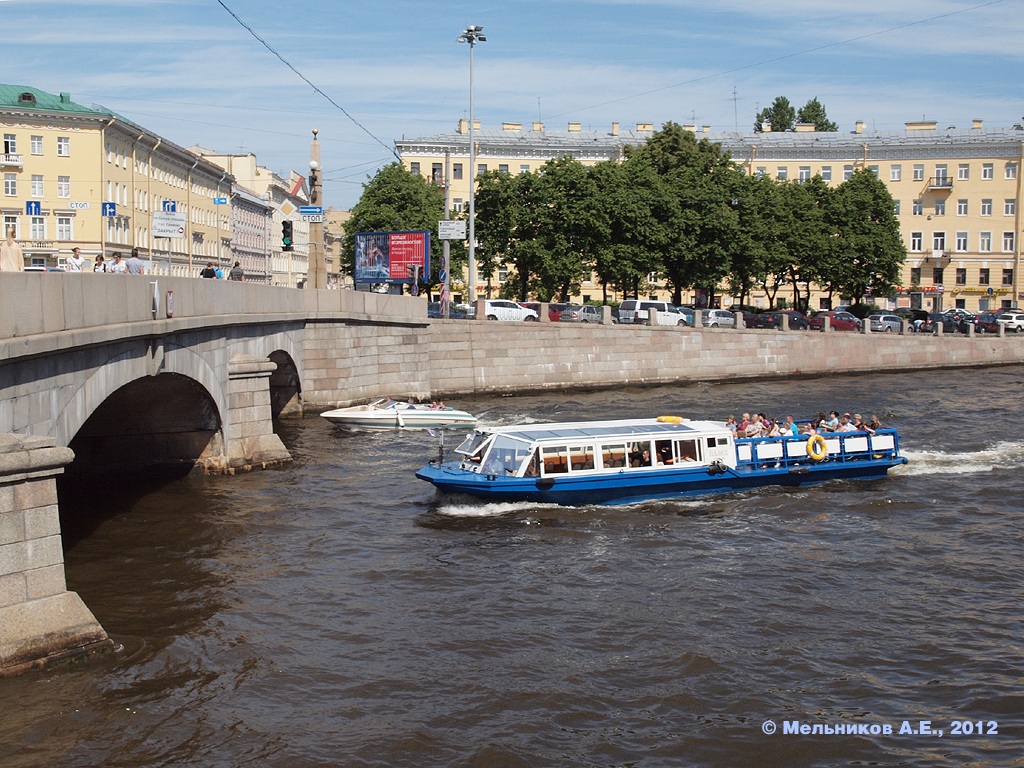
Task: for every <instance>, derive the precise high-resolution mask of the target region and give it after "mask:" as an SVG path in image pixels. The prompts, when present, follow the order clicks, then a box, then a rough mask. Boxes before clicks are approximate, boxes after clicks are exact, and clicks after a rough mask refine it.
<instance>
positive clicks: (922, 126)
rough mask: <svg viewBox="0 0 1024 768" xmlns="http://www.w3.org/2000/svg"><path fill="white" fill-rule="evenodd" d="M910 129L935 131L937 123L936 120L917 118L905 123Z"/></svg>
mask: <svg viewBox="0 0 1024 768" xmlns="http://www.w3.org/2000/svg"><path fill="white" fill-rule="evenodd" d="M904 125H906V127H907V130H908V131H934V130H935V126H936V125H937V123H936V121H935V120H915V121H914V122H911V123H904Z"/></svg>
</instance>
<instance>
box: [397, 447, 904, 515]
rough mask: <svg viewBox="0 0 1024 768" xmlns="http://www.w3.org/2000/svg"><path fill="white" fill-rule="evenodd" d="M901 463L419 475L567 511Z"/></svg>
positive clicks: (871, 472) (867, 471)
mask: <svg viewBox="0 0 1024 768" xmlns="http://www.w3.org/2000/svg"><path fill="white" fill-rule="evenodd" d="M905 463H906V459H905V458H903V457H899V456H897V457H886V458H882V459H873V458H865V459H863V460H858V461H855V462H822V463H807V464H802V465H799V466H788V467H787V466H783V467H778V468H776V467H767V468H749V467H739V468H735V469H731V468H727V469H725V470H724V471H721V470H720V469H719V468H716V467H706V466H701V467H694V468H692V469H690V468H687V469H680V470H678V471H676V470H670V471H666V470H665V469H658V470H652V471H650V472H637V471H631V472H621V473H613V474H595V475H589V476H584V475H579V476H569V475H567V476H559V477H547V478H535V477H506V476H502V475H487V474H480V473H475V472H467V471H465V470H462V469H460V468H459V466H458V464H457V463H454V462H453V463H446V464H440V465H438V464H431V465H428V466H426V467H423V468H422V469H421V470H419V471H418V472H417V473H416V476H417V477H418V478H420V479H421V480H426V481H427V482H429V483H432V484H433V485H434V486H435V487H436V488H437V489H438V490H440V491H442V492H444V493H452V494H467V495H470V496H475V497H477V498H481V499H484V500H487V501H495V502H498V501H503V502H531V503H538V504H561V505H565V506H580V505H595V504H596V505H605V504H632V503H636V502H641V501H649V500H659V499H675V498H686V497H691V496H703V495H709V494H718V493H729V492H735V491H744V490H750V489H752V488H763V487H765V486H782V487H800V486H805V485H812V484H815V483H822V482H826V481H830V480H877V479H880V478H884V477H885V476H886V473H887V472H888V471H889V470H890V469H891V468H892V467H894V466H899V465H901V464H905Z"/></svg>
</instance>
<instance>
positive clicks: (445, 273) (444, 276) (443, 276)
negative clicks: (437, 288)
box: [437, 269, 448, 283]
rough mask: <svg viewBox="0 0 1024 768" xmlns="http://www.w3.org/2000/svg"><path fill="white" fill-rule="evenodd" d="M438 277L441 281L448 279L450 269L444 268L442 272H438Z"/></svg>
mask: <svg viewBox="0 0 1024 768" xmlns="http://www.w3.org/2000/svg"><path fill="white" fill-rule="evenodd" d="M437 279H438V281H439V282H442V283H443V282H444V281H445V280H447V279H448V271H447V270H445V269H442V270H441V271H440V272H438V273H437Z"/></svg>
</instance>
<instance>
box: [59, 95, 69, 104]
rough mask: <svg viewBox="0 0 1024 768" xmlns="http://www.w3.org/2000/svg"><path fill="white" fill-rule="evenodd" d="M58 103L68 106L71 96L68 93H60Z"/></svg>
mask: <svg viewBox="0 0 1024 768" xmlns="http://www.w3.org/2000/svg"><path fill="white" fill-rule="evenodd" d="M60 103H61V104H70V103H71V94H70V93H61V95H60Z"/></svg>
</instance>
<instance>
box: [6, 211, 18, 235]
mask: <svg viewBox="0 0 1024 768" xmlns="http://www.w3.org/2000/svg"><path fill="white" fill-rule="evenodd" d="M10 229H13V230H14V236H15V237H18V217H17V216H4V235H5V236H6V234H7V231H8V230H10Z"/></svg>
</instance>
